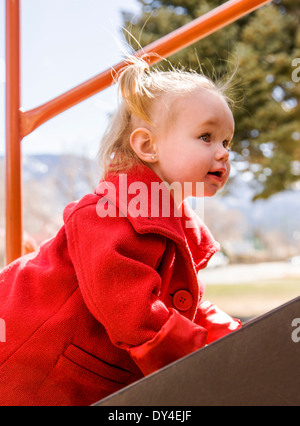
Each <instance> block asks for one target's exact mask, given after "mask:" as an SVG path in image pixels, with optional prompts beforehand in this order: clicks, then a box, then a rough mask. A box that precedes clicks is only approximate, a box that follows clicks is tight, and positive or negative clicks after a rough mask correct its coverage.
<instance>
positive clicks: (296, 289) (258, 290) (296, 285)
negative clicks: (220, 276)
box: [206, 280, 300, 298]
mask: <svg viewBox="0 0 300 426" xmlns="http://www.w3.org/2000/svg"><path fill="white" fill-rule="evenodd" d="M206 295H210V296H221V297H236V296H249V295H252V296H264V297H268V296H269V297H273V296H284V297H286V296H288V297H292V298H295V297H298V296H300V281H299V280H284V281H283V280H266V281H258V282H255V283H242V284H208V285H207V286H206Z"/></svg>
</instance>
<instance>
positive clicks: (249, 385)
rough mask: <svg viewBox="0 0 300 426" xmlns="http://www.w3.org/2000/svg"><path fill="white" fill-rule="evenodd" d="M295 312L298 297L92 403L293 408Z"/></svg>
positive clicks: (298, 333) (297, 346) (297, 340)
mask: <svg viewBox="0 0 300 426" xmlns="http://www.w3.org/2000/svg"><path fill="white" fill-rule="evenodd" d="M299 313H300V298H298V299H295V300H292V301H291V302H289V303H287V304H285V305H283V306H281V307H279V308H277V309H275V310H274V311H271V312H269V313H267V314H265V315H263V316H261V317H260V318H257V319H255V320H253V321H250V322H249V323H247V324H246V325H245V326H244V327H243V328H242V329H241V330H239V331H237V332H235V333H233V334H231V335H229V336H227V337H224V338H223V339H221V340H218V341H216V342H215V343H213V344H211V345H209V346H206V347H205V348H203V349H200V350H199V351H197V352H195V353H194V354H191V355H189V356H187V357H185V358H183V359H181V360H179V361H177V362H175V363H173V364H171V365H169V366H168V367H165V368H164V369H162V370H160V371H158V372H157V373H154V374H153V375H151V376H149V377H146V378H144V379H142V380H140V381H139V382H136V383H134V384H133V385H131V386H129V387H127V388H125V389H123V390H121V391H119V392H117V393H115V394H114V395H111V396H110V397H108V398H105V399H104V400H102V401H100V402H99V403H98V404H96V406H99V407H104V406H153V407H159V406H177V407H180V406H299V405H300V375H299V357H300V327H298V329H297V328H295V327H293V325H295V326H296V325H300V318H297V316H299ZM295 319H297V321H296V320H295Z"/></svg>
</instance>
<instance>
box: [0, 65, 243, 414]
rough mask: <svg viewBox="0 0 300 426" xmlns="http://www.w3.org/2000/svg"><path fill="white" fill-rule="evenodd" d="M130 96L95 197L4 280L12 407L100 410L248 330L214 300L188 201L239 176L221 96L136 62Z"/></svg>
mask: <svg viewBox="0 0 300 426" xmlns="http://www.w3.org/2000/svg"><path fill="white" fill-rule="evenodd" d="M119 88H120V92H121V94H122V103H121V105H120V107H119V110H118V111H117V113H116V115H115V117H114V118H113V119H112V121H111V124H110V127H109V129H108V130H107V132H106V134H105V136H104V138H103V141H102V146H101V150H100V153H101V159H102V163H103V169H104V176H103V180H102V181H101V182H100V184H99V186H98V188H97V189H96V191H95V193H94V194H89V195H87V196H85V197H84V198H82V199H81V200H80V201H78V202H74V203H72V204H71V205H69V206H68V207H67V208H66V209H65V211H64V226H63V227H62V228H61V230H60V231H59V232H58V234H57V236H56V237H55V238H53V239H51V240H50V241H47V242H45V243H44V244H42V246H41V247H40V249H39V251H37V252H35V253H33V254H29V255H26V256H23V257H22V258H20V259H18V260H16V261H15V262H13V263H12V264H11V265H9V266H8V267H7V268H6V269H5V270H4V271H3V272H2V273H1V274H0V301H1V302H0V318H1V319H2V320H4V321H5V325H6V342H5V343H0V405H63V406H66V405H67V406H75V405H90V404H93V403H95V402H97V401H99V400H100V399H102V398H104V397H106V396H107V395H109V394H111V393H113V392H115V391H117V390H119V389H121V388H122V387H125V386H126V385H128V384H130V383H133V382H134V381H136V380H138V379H141V378H142V377H143V376H145V375H149V374H151V373H153V372H155V371H157V370H158V369H160V368H162V367H163V366H165V365H167V364H169V363H171V362H174V361H176V360H178V359H179V358H181V357H184V356H186V355H188V354H190V353H191V352H193V351H196V350H198V349H200V348H202V347H204V346H205V345H206V344H209V343H211V342H213V341H215V340H217V339H219V338H221V337H223V336H225V335H226V334H228V333H230V332H232V331H234V330H237V329H238V328H240V322H239V321H238V320H236V319H232V318H230V317H229V316H228V315H226V314H225V313H223V312H222V311H220V310H219V309H218V308H217V307H215V306H213V305H212V304H211V303H210V302H208V301H204V299H203V293H204V286H203V284H202V282H201V281H200V280H199V279H198V272H199V271H200V270H201V269H203V268H205V267H206V265H207V263H208V261H209V260H210V258H211V256H212V255H213V254H214V253H215V252H216V251H218V250H219V245H218V244H217V243H216V242H215V240H214V239H213V237H212V235H211V233H210V232H209V230H208V229H207V228H206V226H205V225H204V224H203V222H202V221H201V220H200V219H199V218H198V217H197V216H196V215H195V213H194V212H193V211H192V210H191V209H190V207H189V205H188V203H187V201H186V198H187V197H189V196H196V195H199V191H198V190H199V185H200V183H201V185H202V186H201V187H202V188H203V195H204V196H208V197H210V196H213V195H215V194H216V192H217V191H219V190H220V189H221V188H223V186H224V185H225V183H226V181H227V179H228V177H229V173H230V163H229V152H228V149H229V146H230V142H231V140H232V137H233V133H234V119H233V115H232V112H231V110H230V108H229V105H228V102H227V99H226V96H225V94H224V93H223V90H222V89H221V88H218V87H217V86H216V85H215V84H214V83H213V82H211V81H210V80H209V79H207V78H205V77H204V76H201V75H198V74H196V73H187V72H181V71H176V70H172V71H169V72H162V71H157V70H156V71H155V70H154V71H151V70H150V68H149V67H148V65H147V63H146V61H144V60H143V59H134V58H132V59H131V62H130V64H129V65H128V67H127V68H126V69H124V70H123V71H122V72H121V73H120V75H119Z"/></svg>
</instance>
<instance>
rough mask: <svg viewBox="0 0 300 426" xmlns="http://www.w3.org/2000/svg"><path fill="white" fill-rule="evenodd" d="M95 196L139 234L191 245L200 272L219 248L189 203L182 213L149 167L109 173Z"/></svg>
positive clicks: (184, 204)
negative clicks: (103, 200)
mask: <svg viewBox="0 0 300 426" xmlns="http://www.w3.org/2000/svg"><path fill="white" fill-rule="evenodd" d="M95 193H96V194H97V195H102V196H103V197H104V199H105V200H106V208H108V207H109V206H108V203H107V201H109V202H110V206H111V207H112V210H111V212H112V213H116V214H119V215H121V216H125V217H127V218H128V220H129V221H130V223H131V224H132V226H133V227H134V229H135V230H136V232H138V233H140V234H144V233H158V234H161V235H165V236H166V237H169V238H170V239H172V240H173V241H175V242H177V243H179V244H183V245H184V246H185V247H186V246H187V245H188V247H189V249H190V252H191V254H192V257H193V260H194V263H195V266H196V268H197V269H203V268H204V267H205V266H206V265H207V263H208V261H209V260H210V258H211V257H212V256H213V255H214V254H215V253H216V252H217V251H218V250H219V249H220V246H219V244H218V243H217V242H216V241H215V239H214V238H213V236H212V234H211V233H210V231H209V229H208V228H207V227H206V225H205V224H204V223H203V222H202V220H201V219H200V218H199V217H198V216H197V215H196V214H195V213H194V211H193V210H192V208H191V207H190V206H189V203H188V202H187V201H184V202H183V205H182V209H181V210H180V211H179V210H178V208H177V207H176V205H175V202H174V199H173V197H172V196H171V194H170V191H169V189H168V187H167V186H166V185H165V184H164V183H163V182H162V180H161V179H160V178H159V177H158V176H157V175H156V174H155V173H154V172H153V171H152V170H151V169H150V168H149V167H147V166H144V165H139V166H138V167H133V168H132V169H130V170H129V171H128V172H127V173H126V174H125V173H124V174H122V173H118V174H116V173H109V174H107V175H106V176H105V180H102V181H100V183H99V185H98V187H97V188H96V190H95ZM158 194H159V197H158V196H157V195H158ZM103 207H104V203H103ZM114 207H116V209H115V210H114Z"/></svg>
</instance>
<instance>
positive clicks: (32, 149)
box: [0, 0, 140, 158]
mask: <svg viewBox="0 0 300 426" xmlns="http://www.w3.org/2000/svg"><path fill="white" fill-rule="evenodd" d="M20 3H21V35H22V37H21V40H22V42H21V106H22V107H23V108H24V109H25V110H29V109H31V108H34V107H36V106H39V105H41V104H43V103H44V102H46V101H48V100H51V99H53V98H54V97H56V96H58V95H60V94H62V93H64V92H66V91H67V90H69V89H71V88H73V87H75V86H77V85H78V84H80V83H83V82H84V81H86V80H88V79H89V78H91V77H94V76H95V75H97V74H99V73H100V72H102V71H104V70H106V69H108V68H109V67H110V66H112V65H115V64H117V63H118V62H120V61H121V59H122V55H123V50H124V41H123V38H122V35H121V28H122V24H123V21H122V14H121V11H122V10H125V11H128V12H131V13H132V14H133V15H138V14H139V11H140V4H139V3H138V1H137V0H108V1H107V0H21V1H20ZM116 107H117V93H116V88H115V87H112V88H110V89H106V90H105V91H103V92H101V93H100V94H98V95H95V96H93V97H91V98H90V99H88V100H86V101H84V102H82V103H81V104H79V105H77V106H75V107H73V108H71V109H70V110H68V111H66V112H64V113H63V114H61V115H59V116H57V117H55V118H53V119H52V120H50V121H49V122H47V123H45V124H43V125H42V126H41V127H39V128H38V129H36V130H35V131H34V132H33V133H32V134H30V135H29V136H27V137H25V138H24V139H23V141H22V152H23V155H34V154H44V153H47V154H62V153H72V154H75V153H76V154H78V155H85V156H89V157H92V158H93V157H95V156H96V155H97V151H98V148H99V143H100V140H101V136H102V134H103V132H104V130H105V128H106V126H107V123H108V114H109V113H111V112H113V111H114V110H115V109H116ZM4 117H5V0H0V155H3V154H4V153H5V118H4Z"/></svg>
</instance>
